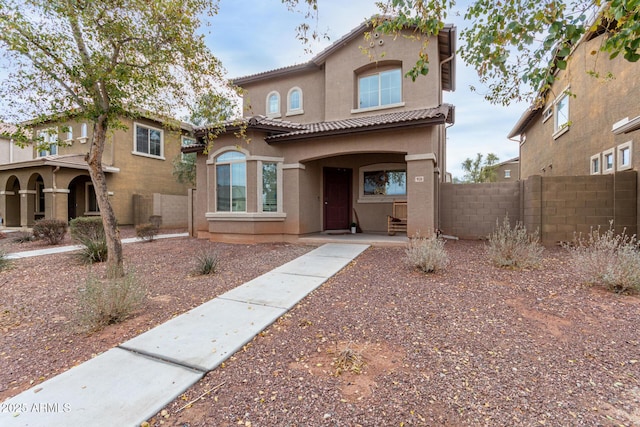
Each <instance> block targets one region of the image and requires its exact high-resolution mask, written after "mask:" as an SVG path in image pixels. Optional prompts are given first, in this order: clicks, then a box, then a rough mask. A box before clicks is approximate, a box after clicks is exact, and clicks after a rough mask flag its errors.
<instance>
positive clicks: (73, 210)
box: [68, 175, 97, 220]
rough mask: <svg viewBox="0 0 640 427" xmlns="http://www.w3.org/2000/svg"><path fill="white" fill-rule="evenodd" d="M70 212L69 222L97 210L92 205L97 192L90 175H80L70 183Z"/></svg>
mask: <svg viewBox="0 0 640 427" xmlns="http://www.w3.org/2000/svg"><path fill="white" fill-rule="evenodd" d="M68 188H69V199H68V212H69V220H72V219H74V218H78V217H80V216H85V215H86V214H87V213H88V212H92V211H93V210H97V208H94V206H93V205H94V204H97V202H94V203H92V202H93V201H94V200H95V192H94V191H93V184H92V183H91V177H90V176H89V175H78V176H76V177H75V178H73V179H72V180H71V182H69V187H68Z"/></svg>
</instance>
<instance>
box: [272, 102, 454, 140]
mask: <svg viewBox="0 0 640 427" xmlns="http://www.w3.org/2000/svg"><path fill="white" fill-rule="evenodd" d="M420 122H424V123H428V124H436V123H438V122H439V123H445V122H446V123H452V122H453V106H452V105H449V104H442V105H440V106H438V107H435V108H426V109H421V110H410V111H399V112H395V113H387V114H380V115H375V116H363V117H356V118H352V119H344V120H336V121H332V122H319V123H310V124H308V125H304V128H303V129H299V130H292V131H291V132H287V133H282V134H277V135H271V136H269V137H267V138H265V141H267V142H277V141H284V140H295V139H303V138H311V137H316V136H328V135H335V134H343V133H353V132H359V131H368V130H379V129H385V128H394V127H401V126H405V125H415V124H418V123H420Z"/></svg>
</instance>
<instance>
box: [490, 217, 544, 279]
mask: <svg viewBox="0 0 640 427" xmlns="http://www.w3.org/2000/svg"><path fill="white" fill-rule="evenodd" d="M543 251H544V248H543V247H542V245H540V238H539V236H538V232H537V231H536V232H534V233H529V232H527V229H526V227H525V226H524V225H522V223H521V222H516V224H515V226H513V227H511V223H510V222H509V215H506V216H505V217H504V220H503V221H502V224H500V223H499V221H498V220H496V230H495V231H494V232H493V233H492V234H491V235H490V236H489V245H488V246H487V253H488V255H489V258H490V259H491V262H493V264H494V265H496V266H498V267H503V268H533V267H537V266H539V265H540V263H541V262H542V252H543Z"/></svg>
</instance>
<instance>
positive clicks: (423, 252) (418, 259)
mask: <svg viewBox="0 0 640 427" xmlns="http://www.w3.org/2000/svg"><path fill="white" fill-rule="evenodd" d="M444 244H445V241H444V240H442V239H440V238H439V237H438V236H437V235H436V234H435V233H434V234H432V235H431V236H429V237H421V236H420V234H419V233H418V234H416V235H415V236H414V237H411V238H410V239H409V245H408V246H407V249H406V254H407V259H408V262H409V264H411V265H413V266H415V267H418V268H419V269H420V270H422V271H423V272H425V273H433V272H435V271H437V270H442V269H444V268H445V267H446V266H447V265H448V264H449V257H448V256H447V252H446V250H445V249H444Z"/></svg>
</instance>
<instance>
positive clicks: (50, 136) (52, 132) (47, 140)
mask: <svg viewBox="0 0 640 427" xmlns="http://www.w3.org/2000/svg"><path fill="white" fill-rule="evenodd" d="M38 138H39V139H40V141H39V143H40V144H43V145H44V147H43V149H42V150H40V151H38V157H45V156H49V155H56V154H58V128H50V129H43V130H41V131H40V132H38Z"/></svg>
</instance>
